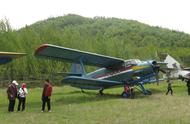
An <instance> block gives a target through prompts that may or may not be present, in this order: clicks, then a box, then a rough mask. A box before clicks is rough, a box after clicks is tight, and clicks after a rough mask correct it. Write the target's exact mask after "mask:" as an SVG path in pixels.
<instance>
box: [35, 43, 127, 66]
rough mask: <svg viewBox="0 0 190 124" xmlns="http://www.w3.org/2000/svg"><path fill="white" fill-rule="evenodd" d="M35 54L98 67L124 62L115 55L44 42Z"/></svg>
mask: <svg viewBox="0 0 190 124" xmlns="http://www.w3.org/2000/svg"><path fill="white" fill-rule="evenodd" d="M35 56H39V57H46V58H51V59H56V60H62V61H69V62H74V63H80V62H82V63H83V64H85V65H92V66H98V67H108V66H114V65H118V64H122V63H123V62H124V60H123V59H119V58H115V57H110V56H104V55H100V54H96V53H91V52H85V51H80V50H76V49H71V48H65V47H60V46H55V45H51V44H43V45H41V46H40V47H38V48H37V49H36V51H35Z"/></svg>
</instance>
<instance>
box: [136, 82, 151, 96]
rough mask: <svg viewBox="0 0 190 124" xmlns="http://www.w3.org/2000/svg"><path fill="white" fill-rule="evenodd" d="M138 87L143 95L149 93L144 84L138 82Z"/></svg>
mask: <svg viewBox="0 0 190 124" xmlns="http://www.w3.org/2000/svg"><path fill="white" fill-rule="evenodd" d="M138 86H139V88H140V89H141V91H142V92H143V93H144V95H151V94H152V93H151V91H150V90H147V89H145V87H144V85H143V84H142V83H138Z"/></svg>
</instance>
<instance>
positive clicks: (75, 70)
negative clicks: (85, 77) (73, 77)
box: [71, 63, 85, 74]
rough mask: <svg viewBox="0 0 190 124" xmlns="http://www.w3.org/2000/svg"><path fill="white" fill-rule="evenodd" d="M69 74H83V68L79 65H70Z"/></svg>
mask: <svg viewBox="0 0 190 124" xmlns="http://www.w3.org/2000/svg"><path fill="white" fill-rule="evenodd" d="M71 73H75V74H85V72H84V69H83V67H82V66H81V65H80V64H76V63H73V64H72V67H71Z"/></svg>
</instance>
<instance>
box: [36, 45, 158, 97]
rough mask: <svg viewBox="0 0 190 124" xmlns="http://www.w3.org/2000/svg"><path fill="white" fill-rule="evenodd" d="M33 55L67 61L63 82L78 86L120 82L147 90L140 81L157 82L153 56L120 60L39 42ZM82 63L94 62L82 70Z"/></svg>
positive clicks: (111, 85)
mask: <svg viewBox="0 0 190 124" xmlns="http://www.w3.org/2000/svg"><path fill="white" fill-rule="evenodd" d="M35 56H36V57H43V58H48V59H52V60H59V61H66V62H71V63H73V64H72V67H71V72H64V73H62V75H64V79H63V80H62V82H63V83H64V84H67V85H70V86H72V87H77V88H80V89H88V90H99V92H100V94H102V93H103V90H104V89H108V88H114V87H119V86H124V85H129V86H139V89H140V90H141V91H142V92H143V93H144V94H145V95H150V94H151V91H150V90H147V89H145V87H144V84H146V83H153V82H158V80H159V79H158V73H159V68H160V65H159V63H158V62H156V61H155V60H147V61H141V60H139V59H130V60H124V59H120V58H116V57H111V56H105V55H100V54H96V53H91V52H85V51H81V50H76V49H71V48H66V47H61V46H56V45H52V44H43V45H41V46H39V47H38V48H37V49H36V50H35ZM85 65H88V66H96V67H98V69H97V70H95V71H93V72H90V73H86V69H85Z"/></svg>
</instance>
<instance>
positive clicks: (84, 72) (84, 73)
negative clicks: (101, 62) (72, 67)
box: [80, 58, 86, 76]
mask: <svg viewBox="0 0 190 124" xmlns="http://www.w3.org/2000/svg"><path fill="white" fill-rule="evenodd" d="M80 65H81V67H82V75H84V76H85V75H86V71H85V68H84V64H83V61H82V58H80Z"/></svg>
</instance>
